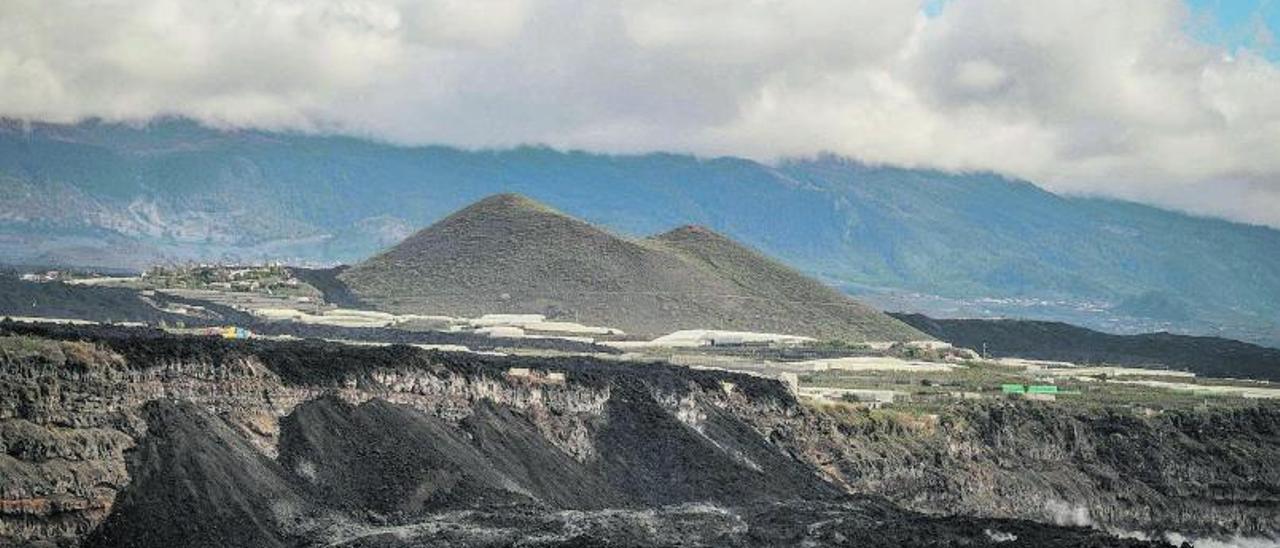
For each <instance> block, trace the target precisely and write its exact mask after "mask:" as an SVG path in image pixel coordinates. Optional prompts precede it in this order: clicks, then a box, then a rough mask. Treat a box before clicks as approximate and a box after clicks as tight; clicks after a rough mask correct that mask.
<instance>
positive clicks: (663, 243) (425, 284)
mask: <svg viewBox="0 0 1280 548" xmlns="http://www.w3.org/2000/svg"><path fill="white" fill-rule="evenodd" d="M341 279H342V280H343V281H344V282H345V283H347V284H348V285H349V286H350V287H351V288H352V289H353V290H354V291H355V292H356V294H357V295H358V296H359V297H360V298H361V299H364V300H366V301H368V302H371V303H373V304H375V305H376V306H378V307H381V308H385V309H389V310H394V311H398V312H418V313H434V314H453V315H464V316H475V315H479V314H485V313H495V312H519V313H542V314H546V315H548V316H549V317H552V318H562V319H573V320H576V321H580V322H585V323H591V324H597V325H607V326H611V327H617V328H620V329H622V330H624V331H627V332H628V333H630V334H633V335H641V336H654V335H661V334H665V333H669V332H671V331H675V330H678V329H695V328H708V329H729V330H746V331H764V332H776V333H786V334H794V335H806V336H814V337H820V338H839V339H845V340H867V339H889V340H902V339H913V338H922V337H924V335H923V334H921V333H920V332H918V331H916V330H915V329H913V328H911V327H908V326H907V325H905V324H903V323H901V322H899V321H897V320H895V319H893V318H890V317H888V316H887V315H885V314H882V313H880V312H878V311H875V310H873V309H871V308H869V307H866V306H864V305H861V304H859V303H856V302H854V301H853V300H851V299H849V298H848V297H846V296H844V295H842V294H840V293H839V292H837V291H835V290H833V289H830V288H827V287H825V286H822V284H820V283H818V282H815V281H813V280H810V279H808V278H806V277H804V276H803V275H802V274H800V273H798V272H796V271H794V270H792V269H790V268H787V267H785V266H783V265H781V264H779V263H777V262H775V261H772V260H770V259H767V258H765V257H764V256H762V255H760V254H759V253H756V252H754V251H752V250H750V249H747V248H745V247H743V246H741V245H739V244H737V243H735V242H733V241H731V240H729V239H727V238H724V237H721V236H719V235H716V234H714V233H711V232H710V231H709V230H706V229H701V228H684V229H677V230H675V231H672V232H669V233H667V234H663V235H661V236H657V237H654V238H649V239H644V240H629V239H625V238H621V237H618V236H615V235H613V234H610V233H609V232H606V231H604V230H601V229H599V228H596V227H594V226H592V225H589V224H587V223H585V222H583V221H580V220H577V219H574V218H572V217H569V216H567V215H564V214H563V213H560V212H558V211H555V210H553V209H551V208H548V207H546V206H544V205H542V204H539V203H537V202H534V201H532V200H530V199H528V198H525V197H522V196H518V195H513V194H499V195H495V196H490V197H489V198H486V199H484V200H481V201H479V202H477V203H475V204H472V205H471V206H469V207H467V208H465V209H463V210H461V211H458V212H457V213H454V214H453V215H450V216H449V217H447V218H445V219H444V220H442V221H440V222H439V223H436V224H434V225H432V226H430V227H428V228H426V229H424V230H422V231H420V232H418V233H417V234H414V235H413V236H411V237H409V238H408V239H406V240H405V241H404V242H402V243H400V244H399V245H397V246H395V247H393V248H391V249H390V250H388V251H386V252H384V253H382V254H380V255H377V256H375V257H373V258H371V259H369V260H367V261H365V262H364V263H361V264H359V265H357V266H355V267H353V268H351V269H350V270H348V271H346V272H344V273H343V274H342V275H341Z"/></svg>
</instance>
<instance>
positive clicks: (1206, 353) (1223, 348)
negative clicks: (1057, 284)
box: [893, 314, 1280, 381]
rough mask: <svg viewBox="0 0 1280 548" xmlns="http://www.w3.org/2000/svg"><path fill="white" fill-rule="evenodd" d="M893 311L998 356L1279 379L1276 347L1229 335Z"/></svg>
mask: <svg viewBox="0 0 1280 548" xmlns="http://www.w3.org/2000/svg"><path fill="white" fill-rule="evenodd" d="M893 316H895V317H897V318H898V319H900V320H902V321H904V322H906V323H909V324H911V325H912V326H913V327H915V328H916V329H919V330H921V331H924V332H925V333H928V334H929V335H932V336H934V337H937V338H939V339H941V340H944V341H947V342H950V343H952V344H955V345H957V346H963V347H966V348H974V349H981V348H984V345H985V348H986V349H987V352H988V353H989V354H990V355H992V356H997V357H1003V356H1018V357H1023V358H1034V359H1042V360H1061V361H1071V362H1079V363H1110V364H1117V365H1139V366H1157V367H1167V368H1169V369H1183V370H1189V371H1192V372H1194V373H1195V374H1197V375H1200V376H1202V377H1232V378H1240V379H1260V380H1268V381H1280V349H1277V348H1268V347H1265V346H1258V345H1255V344H1249V343H1246V342H1240V341H1233V340H1230V339H1222V338H1218V337H1192V336H1187V335H1174V334H1172V333H1144V334H1141V335H1113V334H1111V333H1102V332H1100V331H1094V330H1091V329H1085V328H1083V327H1077V326H1074V325H1069V324H1065V323H1060V322H1043V321H1032V320H979V319H973V320H938V319H933V318H929V317H927V316H923V315H920V314H893Z"/></svg>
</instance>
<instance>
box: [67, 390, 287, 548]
mask: <svg viewBox="0 0 1280 548" xmlns="http://www.w3.org/2000/svg"><path fill="white" fill-rule="evenodd" d="M143 418H144V419H145V420H146V423H147V433H146V435H145V436H144V437H143V438H142V440H141V442H140V443H139V445H138V447H137V448H136V449H134V450H133V453H132V454H131V455H130V456H129V458H128V465H129V475H130V476H131V477H132V481H131V482H130V485H129V488H128V489H125V490H124V491H123V492H122V493H121V494H120V495H119V496H118V497H117V499H116V502H115V504H114V507H113V509H112V512H111V515H109V516H108V517H107V519H106V521H104V522H103V523H102V524H101V525H100V526H99V527H98V528H97V529H96V530H94V532H93V533H92V534H91V535H90V536H89V537H88V538H87V539H86V540H85V542H84V546H88V547H95V546H104V547H105V546H290V545H294V544H295V543H296V541H297V539H290V538H289V535H288V534H287V533H286V532H285V531H284V528H283V527H282V524H281V523H280V522H279V521H277V519H276V518H275V517H274V516H277V515H280V514H282V513H286V512H303V511H306V510H307V509H308V508H309V506H310V503H308V502H307V500H306V499H305V498H304V497H303V496H302V495H301V494H300V493H299V492H298V490H297V489H296V488H295V487H294V486H293V485H292V484H291V482H290V481H289V480H288V479H287V476H286V474H285V473H284V471H283V470H282V469H281V468H280V466H279V465H277V464H276V463H275V462H273V461H271V460H270V459H268V458H266V457H264V456H263V455H262V454H261V453H259V452H258V451H257V450H256V449H254V448H253V447H252V446H251V445H250V444H249V443H248V442H247V441H245V440H244V439H243V438H241V437H240V436H239V435H237V434H236V433H235V432H233V431H232V429H231V428H230V427H228V426H227V424H226V423H224V422H223V421H222V420H221V419H219V418H217V417H214V416H210V415H209V414H207V413H204V412H202V411H201V410H200V409H198V408H197V407H196V406H195V405H192V404H191V403H188V402H164V401H156V402H152V403H150V404H148V405H147V406H146V407H145V408H144V410H143Z"/></svg>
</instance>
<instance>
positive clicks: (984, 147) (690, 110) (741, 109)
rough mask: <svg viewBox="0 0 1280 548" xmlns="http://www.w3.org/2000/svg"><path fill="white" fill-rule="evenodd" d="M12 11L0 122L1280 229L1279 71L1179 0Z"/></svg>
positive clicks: (581, 0)
mask: <svg viewBox="0 0 1280 548" xmlns="http://www.w3.org/2000/svg"><path fill="white" fill-rule="evenodd" d="M0 11H3V17H0V89H4V90H5V92H4V93H2V94H0V115H3V116H10V117H19V118H26V119H35V120H48V121H63V122H66V121H73V120H77V119H80V118H84V117H90V116H96V117H104V118H107V119H120V120H145V119H147V118H149V117H152V116H155V115H161V114H167V115H175V114H176V115H185V116H190V117H194V118H197V119H200V120H203V121H205V122H208V123H212V124H216V125H223V126H255V127H265V128H297V129H302V130H309V131H339V132H346V133H353V134H358V135H366V136H373V137H378V138H381V139H385V140H390V141H395V142H402V143H446V144H455V145H460V146H469V147H481V146H508V145H514V144H521V143H535V142H536V143H546V144H550V145H553V146H560V147H574V148H585V149H589V150H602V151H613V152H638V151H651V150H668V151H686V152H693V153H698V154H732V155H743V156H749V157H753V158H757V159H761V160H766V161H768V160H773V159H776V158H779V157H783V156H794V155H810V154H815V153H818V152H823V151H830V152H836V153H840V154H845V155H848V156H852V157H856V158H859V159H862V160H864V161H870V162H884V163H894V164H903V165H909V166H929V167H937V168H942V169H951V170H994V171H999V172H1002V173H1007V174H1010V175H1014V176H1019V177H1024V178H1028V179H1031V180H1033V181H1036V182H1038V183H1040V184H1042V185H1044V186H1047V187H1048V188H1051V189H1054V190H1059V191H1065V192H1074V193H1088V194H1098V195H1105V196H1115V197H1120V198H1126V199H1133V200H1139V201H1146V202H1151V203H1156V204H1160V205H1165V206H1169V207H1175V208H1181V209H1186V210H1191V211H1195V212H1200V213H1206V214H1213V215H1220V216H1225V217H1228V218H1232V219H1238V220H1245V221H1250V222H1259V223H1265V224H1270V225H1272V226H1278V227H1280V154H1276V151H1278V150H1280V68H1278V67H1277V66H1276V64H1275V63H1274V62H1272V61H1268V60H1267V59H1265V58H1264V57H1262V56H1260V55H1258V54H1254V53H1251V52H1250V51H1249V50H1247V49H1241V48H1238V47H1237V48H1233V49H1227V48H1226V47H1219V46H1214V45H1210V44H1206V43H1203V42H1201V41H1198V40H1197V39H1196V38H1195V37H1194V36H1193V33H1192V32H1191V31H1189V30H1188V29H1193V28H1194V27H1195V26H1196V25H1197V17H1198V15H1197V14H1195V13H1193V12H1192V10H1190V9H1188V8H1187V7H1186V6H1184V5H1183V4H1182V3H1181V2H1177V1H1173V0H1134V1H1130V2H1114V1H1111V0H1079V1H1076V2H1067V3H1063V2H1054V1H1050V0H1034V1H1033V0H956V1H951V2H943V3H938V2H924V3H914V2H909V1H904V2H881V1H873V0H792V1H780V0H629V1H619V0H428V1H421V2H415V1H410V0H237V1H229V2H196V1H180V0H129V1H126V0H78V1H75V0H9V1H8V2H6V3H5V5H4V6H3V7H2V8H0ZM926 12H927V13H926ZM1255 27H1256V28H1253V29H1252V31H1251V32H1253V33H1255V34H1257V35H1258V36H1262V37H1263V38H1266V37H1269V36H1273V35H1274V33H1273V30H1274V29H1269V28H1267V27H1265V26H1261V27H1258V26H1257V25H1255ZM1267 40H1270V38H1266V39H1260V40H1255V42H1260V43H1261V42H1266V41H1267Z"/></svg>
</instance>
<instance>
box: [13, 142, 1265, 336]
mask: <svg viewBox="0 0 1280 548" xmlns="http://www.w3.org/2000/svg"><path fill="white" fill-rule="evenodd" d="M497 192H519V193H522V194H526V195H528V196H531V197H533V198H535V199H537V200H539V201H543V202H546V203H548V204H550V205H551V206H554V207H555V208H557V209H560V210H563V211H565V212H567V213H569V214H572V215H574V216H577V217H580V218H583V219H585V220H586V221H588V222H591V223H593V224H599V225H603V226H606V227H609V228H611V229H613V230H616V231H619V232H622V233H624V234H630V235H640V234H651V233H657V232H661V231H662V230H666V229H668V228H670V227H672V226H678V225H682V224H700V225H706V226H708V227H710V228H711V229H713V230H715V231H717V232H720V233H723V234H725V235H726V236H728V237H731V238H733V239H735V240H738V241H741V242H744V243H746V244H748V245H750V246H752V247H755V248H757V249H760V250H761V251H763V252H765V253H768V254H769V255H771V256H773V257H777V258H779V259H781V260H783V261H785V262H787V263H789V264H791V265H793V266H795V267H797V268H799V269H801V270H803V271H805V272H808V273H810V274H814V275H817V276H819V277H821V278H822V279H824V280H825V281H827V282H829V283H832V284H834V285H837V286H839V287H842V288H845V289H846V290H849V291H851V292H854V293H858V294H859V295H860V297H861V298H863V299H864V300H869V301H870V302H873V303H877V304H879V305H881V306H885V307H889V308H895V309H904V310H905V309H909V310H913V311H922V312H927V313H930V314H931V315H934V316H955V315H1006V316H1020V317H1029V318H1040V319H1057V320H1068V321H1071V322H1073V323H1080V324H1084V325H1089V326H1091V327H1097V328H1100V329H1104V330H1108V331H1127V332H1135V331H1152V330H1158V329H1167V330H1171V331H1178V332H1192V333H1202V334H1213V335H1223V336H1229V337H1234V338H1241V339H1245V340H1251V341H1256V342H1263V343H1267V344H1272V345H1276V344H1280V306H1278V305H1277V303H1280V231H1276V230H1273V229H1269V228H1264V227H1257V226H1248V225H1242V224H1236V223H1231V222H1226V221H1221V220H1213V219H1205V218H1198V217H1193V216H1189V215H1185V214H1181V213H1174V212H1169V211H1164V210H1160V209H1156V208H1152V207H1147V206H1142V205H1137V204H1133V203H1127V202H1118V201H1112V200H1105V199H1096V198H1076V197H1064V196H1059V195H1056V194H1052V193H1049V192H1046V191H1044V190H1042V189H1040V188H1038V187H1036V186H1034V185H1032V184H1030V183H1027V182H1024V181H1016V180H1010V179H1006V178H1003V177H1000V176H996V175H991V174H948V173H942V172H937V171H928V170H913V169H901V168H893V167H879V166H868V165H863V164H859V163H856V162H852V161H848V160H844V159H840V158H834V157H821V158H816V159H807V160H793V161H786V162H782V163H780V164H778V165H775V166H771V165H765V164H760V163H757V162H752V161H749V160H743V159H737V158H716V159H703V158H695V157H691V156H681V155H672V154H648V155H635V156H615V155H599V154H588V153H582V152H560V151H555V150H551V149H546V148H536V147H534V148H518V149H512V150H502V151H488V150H486V151H466V150H458V149H453V148H447V147H417V148H410V147H400V146H393V145H388V144H383V143H377V142H372V141H367V140H361V139H355V138H348V137H323V136H305V135H298V134H288V133H271V132H262V131H232V132H227V131H218V130H213V129H208V128H205V127H201V126H199V125H197V124H195V123H193V122H189V121H184V120H170V121H162V122H155V123H152V124H150V125H148V126H145V127H130V126H125V125H117V124H105V123H93V122H89V123H83V124H78V125H40V124H34V125H26V124H21V123H17V122H6V123H3V124H0V260H2V261H5V262H8V263H17V264H75V265H89V266H100V267H108V266H111V267H135V268H136V267H141V266H144V265H146V264H149V263H153V262H159V261H185V260H194V259H203V260H262V259H275V260H286V261H290V262H296V263H337V262H356V261H359V260H362V259H364V258H366V257H368V256H370V255H372V254H374V253H376V252H377V251H379V250H381V249H384V248H386V247H387V246H389V245H391V244H393V243H395V242H397V241H399V240H400V239H402V238H404V237H406V236H407V235H409V234H410V233H412V232H413V231H414V230H415V229H418V228H421V227H424V226H427V225H428V224H430V223H432V222H434V221H437V220H439V219H441V218H442V217H444V216H445V215H446V214H447V213H449V212H450V211H453V210H455V209H458V208H460V207H462V206H463V205H465V204H467V203H470V202H472V201H475V200H477V199H479V198H481V197H483V196H486V195H489V194H493V193H497Z"/></svg>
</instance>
